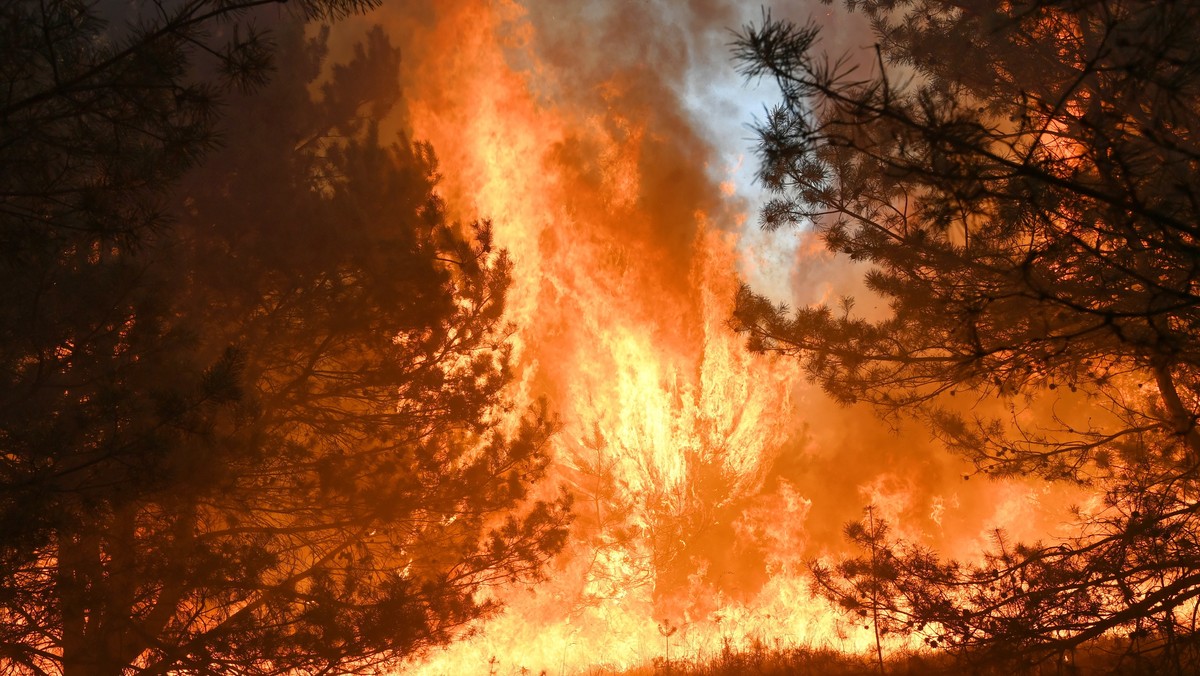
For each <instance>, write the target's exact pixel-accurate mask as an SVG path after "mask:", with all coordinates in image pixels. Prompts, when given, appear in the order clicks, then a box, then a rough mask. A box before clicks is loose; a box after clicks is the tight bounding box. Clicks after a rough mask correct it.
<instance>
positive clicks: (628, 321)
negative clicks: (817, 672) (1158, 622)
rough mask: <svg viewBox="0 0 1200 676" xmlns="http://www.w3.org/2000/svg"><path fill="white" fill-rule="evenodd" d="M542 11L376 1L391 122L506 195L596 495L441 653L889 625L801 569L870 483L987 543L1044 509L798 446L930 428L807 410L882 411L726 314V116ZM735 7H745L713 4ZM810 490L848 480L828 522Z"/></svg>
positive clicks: (533, 319) (559, 666)
mask: <svg viewBox="0 0 1200 676" xmlns="http://www.w3.org/2000/svg"><path fill="white" fill-rule="evenodd" d="M534 9H535V10H536V9H537V8H534ZM543 10H544V8H543ZM528 12H529V10H528V9H527V8H526V7H524V6H522V5H521V4H520V3H516V2H506V3H478V2H457V3H444V4H443V5H442V6H441V7H440V8H439V10H438V12H437V16H436V17H435V18H431V17H420V18H413V17H404V16H397V15H396V14H395V13H394V12H389V11H388V10H387V9H385V10H384V11H383V12H381V13H380V14H379V15H373V16H371V17H368V19H367V20H368V21H381V22H382V23H383V24H384V25H385V27H387V29H388V31H389V32H390V33H391V34H393V35H397V36H403V41H404V44H405V45H406V47H405V54H406V58H407V68H406V70H405V75H404V76H403V79H402V87H403V89H404V92H405V98H406V111H405V114H404V116H403V119H400V120H388V121H385V124H384V126H385V128H386V129H392V128H398V129H399V130H401V131H403V132H405V133H407V134H411V135H412V136H413V137H415V138H418V139H423V140H428V141H430V142H431V143H432V145H433V146H434V148H435V149H436V150H437V152H438V154H439V157H440V160H441V162H442V166H443V168H444V171H443V174H444V177H443V179H442V183H441V190H442V191H443V193H444V194H445V195H446V197H447V202H448V204H450V205H458V209H459V213H457V216H458V217H459V218H460V219H463V220H467V219H471V218H474V217H478V216H479V215H483V216H486V217H488V218H490V219H492V220H493V222H494V227H495V235H496V240H497V243H498V244H499V245H500V246H503V247H505V248H506V249H508V251H509V252H510V254H511V255H512V258H513V260H514V262H515V265H516V280H515V283H514V286H513V288H512V290H511V292H510V294H511V295H510V300H509V308H510V310H509V317H510V319H511V320H512V321H513V322H514V324H515V327H516V337H517V343H518V345H519V346H520V361H521V365H522V366H521V368H522V383H523V385H522V391H523V392H524V393H525V395H526V396H543V395H544V396H548V397H549V399H550V400H551V402H552V403H553V406H554V407H555V408H556V410H557V412H558V413H559V414H560V415H561V416H562V420H563V428H562V430H561V431H560V432H559V433H558V435H557V436H556V438H555V442H554V444H555V445H554V448H555V456H556V462H555V472H554V477H553V479H552V480H551V481H550V482H548V483H549V484H554V483H555V482H556V481H557V482H561V483H563V484H565V485H567V486H569V487H570V490H571V491H572V493H573V494H574V495H575V497H576V521H575V523H574V524H573V528H572V538H571V543H570V544H569V545H568V549H567V551H566V552H564V553H563V554H562V555H560V557H559V559H558V561H557V563H556V564H555V565H554V566H553V567H552V569H551V572H550V577H549V579H548V580H547V581H546V582H544V583H542V584H539V585H537V587H536V589H528V590H523V589H499V590H491V593H495V594H497V595H498V596H499V598H501V599H502V600H503V602H504V603H505V605H506V606H507V610H506V611H505V613H504V614H503V615H501V616H500V617H499V618H497V619H495V620H492V621H490V622H488V623H486V624H485V625H483V626H482V627H481V628H480V630H479V635H478V636H476V637H475V638H473V639H470V640H468V641H467V642H466V643H465V644H463V645H459V646H455V647H452V648H450V649H449V651H448V652H445V653H436V654H434V656H433V658H432V661H431V662H430V663H429V664H427V665H425V667H424V668H423V670H422V672H423V673H462V671H463V670H466V671H471V670H473V669H478V668H480V665H484V664H490V665H491V667H492V668H493V669H499V672H500V673H509V672H511V673H517V672H518V671H520V670H521V669H522V668H525V669H530V670H532V671H533V672H534V673H537V672H538V671H539V670H543V669H544V670H546V671H547V672H548V673H555V672H564V673H570V672H573V671H579V670H582V669H586V668H589V667H598V666H603V667H606V668H614V669H620V668H629V667H633V666H636V665H639V664H646V663H648V662H650V661H651V660H653V659H662V658H670V657H671V656H672V655H674V657H675V658H680V657H686V658H689V659H696V658H703V657H706V656H712V655H716V654H718V653H719V652H720V651H721V650H731V649H732V650H740V649H745V648H747V647H748V646H750V645H753V644H758V645H762V646H766V647H775V648H778V647H794V646H820V647H832V648H835V649H838V650H845V651H853V652H859V651H862V650H865V649H866V648H867V647H868V645H870V641H871V640H872V638H871V633H870V632H869V631H867V630H866V628H865V627H863V626H862V625H859V624H855V623H853V622H849V621H847V620H844V619H842V618H841V616H840V615H838V614H837V613H836V612H834V611H833V610H832V609H831V608H830V607H829V606H827V605H826V602H824V601H822V600H820V599H818V598H816V597H815V596H814V595H813V593H812V590H811V589H810V588H809V583H808V582H807V580H806V569H805V564H806V561H807V560H809V559H811V558H812V557H814V556H816V555H818V554H819V553H820V552H821V551H822V549H823V547H826V546H834V547H837V546H838V545H837V535H836V533H837V532H838V530H839V529H840V526H841V522H842V521H844V520H845V519H846V518H853V517H854V515H855V514H856V513H857V512H858V510H859V509H861V507H862V506H863V505H866V504H867V503H875V504H877V505H878V506H879V508H880V509H882V510H883V511H884V513H886V514H887V515H888V516H889V517H890V518H892V519H894V520H896V522H897V523H900V524H904V523H905V522H907V521H912V520H913V518H912V517H913V515H914V514H917V515H921V516H918V517H917V519H916V520H917V521H919V522H920V524H932V525H936V527H937V528H936V529H937V530H941V529H942V516H943V514H944V513H945V512H946V511H947V509H949V510H950V511H952V512H958V513H957V515H956V518H957V519H958V520H959V521H963V523H955V519H954V518H947V521H946V524H945V526H946V529H947V530H948V532H949V537H948V538H947V540H946V541H944V544H950V548H951V549H953V548H954V546H956V545H957V546H958V547H961V548H962V549H963V550H964V551H966V550H970V549H971V548H973V547H975V546H976V545H977V542H978V538H979V537H980V535H979V533H980V530H979V529H981V528H985V527H995V526H1009V525H1016V524H1029V523H1031V522H1036V521H1037V519H1036V518H1033V519H1032V520H1031V515H1034V514H1036V513H1037V512H1038V511H1039V510H1038V507H1037V505H1038V502H1039V501H1038V497H1037V496H1036V495H1035V494H1033V493H1031V492H1030V491H1029V490H1028V489H1024V488H1020V487H1018V486H1011V487H1010V486H989V487H984V486H980V487H979V490H977V491H976V492H975V494H971V493H969V492H964V493H965V494H964V495H962V496H960V495H959V493H960V492H963V491H961V489H959V488H958V487H957V486H955V485H954V484H953V483H952V479H948V477H953V479H958V474H957V473H956V468H955V467H952V466H948V467H937V466H936V465H934V466H931V465H930V463H929V462H928V461H927V460H926V461H924V462H921V463H920V464H923V465H924V466H925V468H924V469H921V470H919V471H921V472H924V473H926V475H927V476H926V477H925V478H924V479H921V480H920V481H923V482H925V484H924V485H921V484H920V483H916V482H915V480H914V478H913V477H912V476H908V477H907V478H905V476H904V473H905V472H907V471H909V469H908V468H904V467H903V466H901V467H900V468H899V470H900V471H899V472H897V471H895V470H896V469H897V467H896V466H891V467H887V469H886V471H880V470H879V469H877V468H872V467H870V466H867V467H863V468H861V469H855V468H852V467H847V466H841V467H840V468H839V469H840V471H839V474H840V477H839V479H838V481H839V482H845V487H844V488H843V489H841V492H836V491H828V492H826V490H825V489H824V488H820V487H818V486H814V485H812V483H813V482H814V479H815V480H816V482H817V483H818V484H820V483H821V482H822V481H823V479H822V478H819V477H813V476H812V475H811V474H810V475H808V476H801V477H799V478H797V477H791V476H788V471H787V470H786V469H785V470H781V469H780V468H779V467H777V466H776V461H777V459H778V458H779V457H780V456H781V455H784V454H792V455H793V456H795V455H797V454H799V453H802V452H803V449H804V448H805V446H806V444H807V445H811V444H813V443H817V444H823V443H828V444H829V445H830V446H834V447H835V448H831V449H827V450H826V451H824V452H827V453H833V454H834V455H835V456H836V454H838V453H855V451H854V450H849V449H845V448H836V447H845V446H850V447H851V449H852V448H853V447H854V446H859V447H860V452H862V453H863V454H864V455H866V456H867V457H870V456H871V455H873V454H877V453H880V452H881V451H880V450H879V449H878V448H875V446H876V444H879V443H883V444H888V445H893V444H910V445H914V446H915V449H914V450H913V451H906V452H903V453H900V455H903V456H909V457H914V458H915V457H917V456H918V455H919V450H917V449H920V448H921V447H923V446H924V444H925V443H926V442H925V441H924V440H923V439H920V438H916V439H915V440H914V439H903V440H900V439H896V438H891V437H890V435H889V433H888V432H887V431H885V430H884V429H883V428H882V427H881V426H878V425H876V424H872V423H871V421H869V420H868V421H866V422H867V423H868V424H867V426H866V429H876V428H878V429H879V431H877V432H869V433H868V437H871V436H872V435H873V438H867V439H865V440H863V439H859V440H858V441H857V442H854V441H851V442H849V444H847V443H846V442H845V441H844V440H843V441H839V440H837V437H838V436H839V435H840V434H842V433H841V432H837V431H833V432H832V433H831V432H830V431H827V430H822V429H819V430H817V431H815V432H812V431H806V427H805V420H806V419H807V418H808V415H806V412H805V411H804V410H803V409H804V407H805V406H816V407H818V409H819V410H821V411H822V412H821V414H820V415H827V416H830V420H831V422H830V423H828V424H830V425H831V426H834V427H836V426H850V425H854V424H858V425H861V424H862V422H863V421H861V420H859V421H858V423H853V422H851V420H852V416H851V415H849V414H846V413H843V412H841V411H838V410H837V409H836V408H835V407H834V406H833V405H832V404H829V403H827V402H825V401H824V400H823V398H822V397H821V396H820V395H817V394H816V393H814V392H812V391H811V390H805V389H803V388H802V386H801V384H802V378H801V373H800V371H799V370H798V369H797V367H796V365H795V364H794V363H790V362H788V361H785V360H779V359H772V358H769V357H766V356H760V355H752V354H750V353H748V352H747V351H746V350H745V349H744V347H743V345H742V342H743V339H742V338H740V337H739V336H737V335H736V334H735V333H734V332H733V331H731V330H730V329H729V327H728V317H729V311H730V301H731V299H732V298H733V296H734V294H735V292H736V290H737V286H738V283H739V282H738V274H739V273H738V270H739V266H741V265H744V262H739V256H741V255H744V254H745V252H744V251H739V245H738V238H739V236H741V233H740V231H741V230H742V228H743V227H744V226H745V221H746V220H747V216H748V214H747V213H745V209H746V208H747V205H746V204H745V202H744V201H741V200H740V199H739V198H737V197H736V196H735V195H734V192H735V188H734V186H733V184H732V183H731V182H730V181H729V179H728V177H723V176H721V175H720V174H719V173H715V172H714V171H713V167H711V166H708V165H709V163H710V162H712V160H711V159H709V158H712V157H713V155H712V152H713V151H712V150H711V146H710V143H711V141H709V140H708V139H706V138H704V137H703V136H702V132H701V131H699V130H698V129H697V127H696V122H694V121H692V120H691V119H689V117H688V113H687V112H686V111H685V110H683V109H682V108H681V107H680V106H681V104H680V103H679V102H677V101H675V100H674V99H673V97H675V96H676V94H675V91H674V89H673V87H675V85H676V83H673V82H671V81H669V80H668V79H667V78H668V77H669V76H667V75H664V74H663V73H661V72H657V71H655V70H654V66H652V65H650V64H645V63H637V62H630V63H627V64H626V63H617V64H615V65H611V66H610V67H607V68H597V69H595V70H594V71H592V70H589V69H588V68H582V67H581V68H579V69H577V70H574V71H570V72H568V71H565V70H556V64H554V63H552V62H550V61H547V60H546V59H545V58H544V57H543V56H542V54H541V53H540V52H539V51H538V50H539V47H545V45H544V44H543V43H539V42H538V37H539V36H538V35H537V34H536V32H535V30H536V29H535V27H534V24H535V20H534V19H533V18H531V17H530V16H529V15H528ZM606 20H610V21H620V20H621V19H614V18H611V17H609V18H606ZM623 20H624V21H632V20H634V19H629V18H626V19H623ZM657 20H658V21H664V19H661V18H659V19H657ZM736 20H737V17H736V15H735V14H734V13H733V12H732V11H728V12H727V13H725V14H722V15H721V16H718V17H711V18H709V21H711V22H713V25H711V26H708V27H707V29H708V30H710V31H714V32H715V31H717V30H719V29H721V28H723V27H724V26H723V25H722V24H721V22H722V21H726V22H732V21H736ZM346 32H347V33H348V34H352V33H353V29H351V30H348V31H346ZM557 37H558V38H560V39H561V38H562V36H557ZM635 39H636V38H635ZM446 45H453V47H452V48H448V47H446ZM634 48H635V49H643V48H645V46H644V45H643V46H635V47H634ZM551 49H552V48H551ZM560 58H561V55H560ZM576 65H578V64H576ZM559 67H561V66H559ZM667 70H670V69H669V68H668V69H667ZM597 74H598V75H597ZM589 77H593V78H596V79H587V78H589ZM818 409H812V410H811V411H809V414H811V413H813V412H815V411H816V410H818ZM806 434H807V438H806ZM829 437H832V438H829ZM826 438H829V440H828V441H826ZM808 454H810V457H811V455H812V451H811V449H809V450H808ZM816 455H817V457H815V458H813V460H814V462H821V460H820V458H819V456H820V455H821V452H818V453H817V454H816ZM893 455H895V454H893ZM877 457H878V456H877ZM792 462H793V463H794V462H795V460H792ZM910 462H911V463H912V464H913V465H917V464H918V463H917V461H910ZM902 465H903V463H902ZM931 471H932V475H930V474H929V473H930V472H931ZM793 472H794V470H793ZM805 473H806V471H805V470H801V471H800V474H801V475H803V474H805ZM797 481H799V482H802V484H804V485H802V487H798V486H797V483H796V482H797ZM945 484H949V490H948V491H946V493H947V495H946V496H945V497H944V496H943V494H942V493H943V488H942V487H941V486H944V485H945ZM811 493H823V494H824V495H823V496H822V497H825V498H826V499H832V500H833V501H834V505H833V514H834V515H831V516H824V517H822V518H823V519H831V521H829V522H828V523H824V524H818V525H817V526H816V528H815V529H816V533H817V535H816V538H817V539H818V540H820V541H819V542H817V543H814V542H812V540H813V539H814V536H813V534H812V532H811V531H812V530H813V524H810V523H809V522H808V517H809V510H810V507H811V500H810V499H809V497H807V495H809V494H811ZM830 494H832V495H830ZM1006 495H1007V496H1008V497H1005V496H1006ZM972 501H977V502H978V503H979V505H980V507H979V508H974V507H973V503H972ZM947 503H949V504H947ZM964 503H965V504H964ZM964 516H968V518H966V519H965V520H964ZM922 517H923V518H922ZM970 517H981V518H982V519H984V520H986V523H985V524H982V525H981V524H979V523H978V522H976V521H974V520H972V518H970ZM1036 527H1038V526H1035V528H1036ZM923 528H925V526H924V525H916V526H914V532H919V531H918V530H916V529H923ZM973 529H974V530H973ZM921 537H923V538H926V539H927V538H928V537H929V536H928V535H927V534H922V535H921ZM937 541H939V542H943V541H942V540H941V538H938V539H937ZM814 545H819V546H814ZM522 673H523V672H522Z"/></svg>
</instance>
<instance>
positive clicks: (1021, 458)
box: [736, 0, 1200, 668]
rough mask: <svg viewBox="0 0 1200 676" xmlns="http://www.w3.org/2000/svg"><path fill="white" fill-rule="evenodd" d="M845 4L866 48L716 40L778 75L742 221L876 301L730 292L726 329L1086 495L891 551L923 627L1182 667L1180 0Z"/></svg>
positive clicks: (1032, 649) (1185, 443) (1195, 574)
mask: <svg viewBox="0 0 1200 676" xmlns="http://www.w3.org/2000/svg"><path fill="white" fill-rule="evenodd" d="M847 4H848V6H849V7H850V8H851V9H852V10H855V11H859V12H862V13H864V14H865V15H866V16H867V17H868V18H869V19H870V21H871V22H872V26H873V29H874V32H875V36H876V39H877V41H878V43H877V46H876V49H875V52H874V54H872V55H871V57H872V58H871V59H870V62H871V63H873V66H870V67H867V66H864V65H862V64H859V65H858V66H857V67H855V66H853V65H852V63H853V62H852V61H850V60H846V59H843V60H831V59H829V58H826V57H822V56H821V55H819V54H818V53H817V50H816V42H817V38H818V30H817V29H816V28H815V27H814V26H812V25H798V24H794V23H790V22H786V21H776V20H772V19H770V17H767V19H766V21H765V22H764V24H763V25H762V26H750V27H747V28H746V30H745V31H744V32H743V33H742V34H741V36H740V39H739V42H738V47H737V49H738V56H739V58H740V59H741V63H742V66H743V68H744V69H745V72H746V73H747V75H749V76H750V77H755V78H757V77H767V78H770V79H772V80H773V81H774V82H776V83H777V84H778V85H779V87H780V88H781V91H782V101H781V103H780V104H779V105H778V106H777V107H775V108H774V109H773V110H771V111H770V112H769V115H768V117H767V119H766V120H765V122H763V123H762V125H761V128H760V129H759V131H760V136H761V145H760V153H761V159H762V168H761V171H760V179H761V180H762V181H763V183H764V184H765V185H766V186H767V187H768V188H769V189H770V190H772V191H774V192H775V194H776V196H777V199H775V200H774V201H772V202H771V204H770V205H769V206H768V208H767V209H766V210H765V212H764V225H765V226H766V227H768V228H774V227H780V226H783V225H787V224H793V223H800V224H802V225H805V226H809V225H811V226H812V227H815V228H816V229H817V230H818V231H819V232H820V234H821V236H822V237H823V239H824V242H825V245H826V247H827V248H828V249H829V250H830V251H831V252H834V253H836V254H838V255H842V256H845V257H847V258H848V259H850V260H854V261H861V262H863V263H865V264H867V266H868V269H869V271H868V272H867V274H866V278H865V281H866V284H867V286H868V287H869V289H870V291H871V292H872V293H873V294H876V295H877V296H878V297H879V298H881V299H883V300H884V301H886V304H887V306H888V308H889V310H890V312H888V313H887V316H885V317H883V318H879V319H868V318H865V317H862V316H859V315H855V314H853V313H852V312H849V311H842V312H839V311H835V310H834V309H833V308H830V307H828V306H826V305H817V306H814V307H806V308H799V309H797V310H795V311H789V310H788V309H786V308H782V307H778V306H775V305H773V304H772V303H770V302H768V301H767V300H766V299H764V298H762V297H761V296H758V295H756V294H754V293H753V292H752V291H751V290H749V289H743V290H742V291H741V292H740V294H739V296H738V299H737V309H736V322H737V323H738V325H739V327H740V328H741V329H742V330H743V331H745V332H746V334H747V335H748V336H749V339H750V343H751V346H752V347H754V348H757V349H762V350H772V351H779V352H783V353H787V354H791V355H794V356H795V357H796V358H798V359H800V360H801V361H802V362H803V363H804V364H805V365H806V367H807V369H808V372H809V374H810V377H811V378H812V379H813V380H814V381H816V382H818V383H820V384H821V385H822V386H823V387H824V388H825V389H826V390H827V391H828V392H830V393H831V394H832V395H833V396H834V397H836V398H837V399H839V400H841V401H844V402H853V401H864V402H869V403H870V404H872V405H874V406H875V407H876V408H877V409H878V410H879V411H880V412H881V414H883V415H885V416H890V415H902V416H911V417H914V418H916V419H918V420H921V421H923V422H924V423H926V424H927V425H928V426H929V427H930V428H931V429H932V430H934V432H935V433H936V434H937V435H938V436H939V437H940V438H941V439H942V440H943V441H944V442H945V443H946V445H947V446H948V447H950V448H951V449H953V450H955V451H957V452H959V453H961V454H963V455H965V456H966V457H968V458H970V459H972V460H973V461H975V462H976V463H977V465H978V467H979V469H980V471H982V472H984V473H987V474H994V475H1015V474H1036V475H1040V476H1042V477H1045V478H1046V479H1048V480H1063V481H1073V482H1078V483H1081V484H1084V485H1090V486H1094V487H1095V488H1096V490H1098V491H1100V493H1101V494H1102V495H1103V497H1104V506H1103V507H1102V508H1101V509H1099V510H1093V511H1091V512H1088V513H1082V512H1081V513H1080V515H1079V517H1080V519H1079V521H1080V531H1079V535H1078V536H1077V537H1075V538H1072V539H1068V540H1064V541H1062V542H1053V543H1048V544H1030V545H1022V546H1013V547H1002V548H1000V547H998V549H996V550H993V551H990V552H988V553H987V557H988V558H987V562H986V563H984V564H983V565H974V566H966V565H963V566H960V565H958V564H955V563H954V562H947V563H946V564H945V565H944V566H941V565H939V566H934V565H932V564H930V562H929V561H928V560H927V559H924V558H922V559H921V561H922V562H923V563H922V565H921V566H915V567H912V570H914V571H915V574H917V578H914V579H913V580H912V582H913V585H914V586H913V587H911V588H910V590H909V591H910V592H911V593H912V597H911V598H907V599H905V600H904V602H903V603H900V602H897V603H898V605H905V604H907V607H909V608H911V609H912V612H913V613H915V614H916V615H917V616H918V617H919V619H921V620H922V621H923V622H928V623H929V624H930V625H931V626H932V625H933V623H939V624H938V625H937V626H938V627H940V628H939V629H938V631H940V632H941V639H942V640H941V643H942V644H943V645H951V646H960V647H964V648H966V647H970V648H976V649H991V648H994V649H997V650H1001V649H1005V650H1008V649H1013V650H1016V651H1017V652H1019V653H1022V654H1024V655H1026V656H1034V657H1044V656H1046V655H1050V654H1053V653H1054V652H1055V651H1058V650H1060V649H1063V648H1065V647H1070V646H1074V645H1077V644H1079V643H1081V642H1083V641H1086V640H1088V639H1091V638H1094V637H1097V636H1101V635H1106V634H1109V635H1110V634H1112V633H1113V632H1116V633H1118V634H1120V633H1126V634H1128V633H1131V632H1132V633H1137V632H1143V631H1149V632H1151V633H1152V634H1153V636H1154V637H1155V640H1156V641H1158V643H1157V645H1158V646H1159V647H1160V648H1162V650H1161V651H1160V653H1159V656H1160V657H1164V658H1165V659H1166V660H1167V663H1169V664H1173V665H1175V666H1177V667H1179V668H1183V666H1180V665H1181V662H1180V660H1183V659H1184V658H1183V657H1182V655H1183V652H1182V651H1183V649H1184V648H1185V647H1187V649H1188V650H1191V649H1192V648H1191V646H1193V645H1194V642H1195V638H1194V637H1195V635H1196V634H1195V629H1196V627H1195V622H1194V620H1193V619H1192V618H1193V616H1191V615H1189V614H1188V613H1186V612H1185V611H1186V610H1187V609H1188V608H1190V607H1191V606H1192V605H1193V604H1194V603H1195V600H1196V598H1197V596H1200V545H1197V543H1196V541H1195V537H1194V535H1193V534H1194V533H1195V532H1197V528H1198V526H1200V523H1197V513H1198V512H1200V503H1198V502H1197V499H1196V495H1197V489H1198V488H1200V485H1198V484H1197V469H1198V468H1200V436H1198V432H1197V428H1196V421H1197V418H1198V416H1200V356H1198V355H1200V344H1198V343H1197V336H1200V332H1198V331H1197V329H1198V328H1200V303H1198V300H1200V297H1198V296H1197V284H1198V283H1200V264H1198V262H1200V247H1198V244H1200V241H1198V240H1197V235H1198V234H1200V231H1197V227H1196V222H1195V221H1196V213H1197V204H1198V201H1197V199H1198V197H1200V178H1198V177H1200V173H1198V172H1197V169H1198V168H1200V166H1198V162H1200V146H1198V145H1197V137H1196V135H1197V131H1198V130H1200V119H1198V118H1197V116H1198V115H1200V98H1198V97H1200V76H1198V75H1197V74H1198V73H1200V48H1198V45H1200V34H1198V33H1197V31H1198V28H1197V27H1198V26H1200V23H1198V22H1197V20H1198V19H1200V6H1198V5H1196V3H1188V2H1183V3H1132V2H1120V1H1118V0H1071V1H1067V0H1061V1H1060V0H1023V1H1020V2H1009V3H992V2H976V1H972V0H963V1H959V2H950V1H939V0H921V1H918V0H913V1H904V0H896V1H883V0H880V1H869V0H868V1H852V2H848V3H847ZM914 556H916V554H915V553H914ZM917 558H920V557H917ZM913 560H914V561H916V558H914V559H913ZM925 564H930V565H925ZM922 576H923V577H924V583H927V584H918V583H922V580H921V579H919V578H921V577H922ZM931 585H932V586H931ZM918 589H919V590H921V592H920V593H917V590H918ZM936 590H940V591H937V593H934V592H935V591H936ZM906 593H907V592H906ZM898 619H901V620H903V619H904V618H898ZM1142 645H1145V642H1143V643H1142ZM1188 655H1189V657H1187V659H1188V660H1192V662H1191V663H1192V664H1194V661H1195V659H1196V656H1195V654H1194V652H1192V653H1188Z"/></svg>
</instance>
